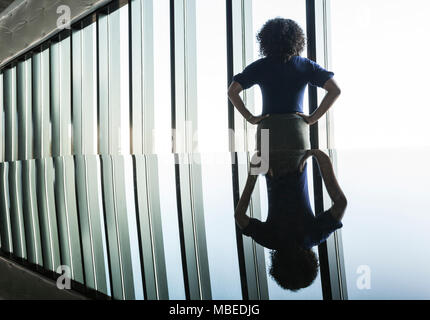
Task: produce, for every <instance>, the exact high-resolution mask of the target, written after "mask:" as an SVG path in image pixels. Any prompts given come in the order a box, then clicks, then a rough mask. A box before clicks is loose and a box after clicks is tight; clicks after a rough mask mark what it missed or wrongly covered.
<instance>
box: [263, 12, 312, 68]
mask: <svg viewBox="0 0 430 320" xmlns="http://www.w3.org/2000/svg"><path fill="white" fill-rule="evenodd" d="M257 41H258V43H259V44H260V55H262V56H264V57H275V58H278V59H280V60H281V61H283V62H287V61H288V60H290V59H291V57H293V56H299V55H300V54H301V53H302V51H303V50H304V49H305V46H306V37H305V34H304V32H303V29H302V28H301V27H300V26H299V25H298V24H297V22H295V21H294V20H291V19H283V18H281V17H276V18H274V19H271V20H268V21H267V22H266V23H265V24H264V25H263V27H262V28H261V29H260V31H259V32H258V34H257Z"/></svg>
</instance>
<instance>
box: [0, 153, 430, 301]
mask: <svg viewBox="0 0 430 320" xmlns="http://www.w3.org/2000/svg"><path fill="white" fill-rule="evenodd" d="M325 153H326V154H329V155H330V156H331V158H332V163H333V167H334V169H335V172H336V177H337V180H338V182H339V184H340V186H341V188H342V190H343V191H344V193H345V195H346V197H347V199H348V207H347V209H346V212H345V216H344V218H343V220H342V223H343V227H342V228H341V229H339V230H338V231H336V234H337V235H338V238H339V240H340V246H339V248H338V249H339V250H340V252H339V253H338V259H339V263H340V264H342V267H341V268H340V270H341V271H340V272H343V273H344V274H343V275H342V276H343V279H344V280H346V289H347V290H346V291H347V298H348V299H428V298H430V292H429V290H428V287H429V285H430V283H429V282H430V279H429V278H430V277H429V276H428V270H429V269H430V268H429V267H430V260H429V258H428V256H429V253H430V252H428V250H427V249H426V246H425V243H428V242H429V239H428V232H427V228H428V226H429V225H430V224H429V222H430V216H429V214H428V209H427V206H428V201H429V200H428V199H429V197H428V196H427V193H428V190H429V189H430V188H429V187H430V182H429V181H430V179H429V178H430V171H429V170H428V169H426V166H425V164H426V163H428V162H429V158H430V150H428V149H422V150H407V149H403V150H394V149H391V150H359V151H355V150H326V151H325ZM250 157H251V154H248V153H234V154H231V153H218V154H214V153H205V154H193V155H179V154H166V155H147V156H75V157H58V158H46V159H40V160H31V161H17V162H6V163H1V164H0V176H1V186H0V189H1V190H0V194H1V199H0V205H1V211H0V213H1V233H0V235H1V249H2V251H3V252H4V253H8V252H9V253H13V255H14V256H16V257H20V258H23V259H24V260H26V261H28V262H30V263H33V264H36V265H40V266H43V268H44V269H47V270H53V271H57V272H58V273H65V272H66V273H67V272H68V273H69V274H70V276H71V277H72V278H73V279H74V280H75V281H77V282H79V283H83V284H85V286H87V287H88V288H92V289H95V290H97V291H100V292H102V293H104V294H106V295H108V296H112V297H114V298H117V299H186V298H190V299H238V300H239V299H243V298H246V297H248V298H259V299H322V298H323V294H322V288H323V285H326V284H324V283H322V281H321V272H320V270H319V271H318V274H317V276H316V279H315V280H314V281H313V283H312V284H311V285H310V286H308V287H306V288H304V289H301V290H298V291H296V292H293V291H291V290H285V289H283V288H281V287H280V286H279V285H278V284H277V282H276V281H275V280H274V279H273V277H272V276H271V275H270V266H271V257H270V255H271V249H269V248H264V247H263V246H261V245H259V244H258V243H257V242H255V241H253V240H252V239H251V238H250V237H247V236H242V233H241V231H240V229H239V228H238V227H237V225H236V223H235V218H234V212H235V210H234V208H235V203H237V201H238V200H239V197H240V195H241V194H242V191H243V188H244V185H245V181H246V176H247V170H248V169H247V168H248V162H249V159H250ZM306 161H307V162H306V163H307V165H305V172H306V174H307V186H306V187H307V190H308V192H309V203H310V206H311V209H312V210H313V211H315V193H314V192H315V190H314V176H315V175H314V172H313V170H315V168H317V169H318V168H319V167H318V166H317V167H315V166H312V165H310V164H312V161H311V160H310V159H307V160H306ZM235 176H236V177H237V178H236V179H235V178H234V177H235ZM237 186H239V189H240V190H238V189H237ZM239 191H240V192H239ZM267 191H268V190H267V181H266V179H265V176H264V175H259V176H258V179H257V183H256V185H255V188H254V190H253V193H252V201H251V204H250V207H249V211H248V214H250V215H251V216H252V217H255V218H257V219H260V220H261V221H264V220H265V219H267V214H268V210H269V205H270V203H268V193H267ZM325 193H326V190H324V194H325ZM317 196H318V194H317ZM327 199H329V198H327V195H325V196H324V208H325V209H328V208H330V206H331V202H330V201H329V200H328V201H327ZM317 211H318V210H317ZM330 237H333V235H331V236H330ZM312 250H313V252H314V253H315V254H316V255H318V250H317V246H314V247H313V249H312ZM61 266H62V267H61ZM59 267H60V268H59ZM341 278H342V277H341ZM343 285H345V284H343Z"/></svg>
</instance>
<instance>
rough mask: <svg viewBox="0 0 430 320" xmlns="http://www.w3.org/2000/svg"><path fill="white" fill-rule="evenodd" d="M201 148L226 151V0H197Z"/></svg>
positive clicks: (198, 97) (199, 134)
mask: <svg viewBox="0 0 430 320" xmlns="http://www.w3.org/2000/svg"><path fill="white" fill-rule="evenodd" d="M196 18H197V21H196V32H197V114H198V139H199V141H198V144H199V151H200V152H217V151H218V152H219V151H224V152H225V151H228V108H227V94H226V92H227V47H226V44H227V39H226V5H225V1H207V0H197V1H196Z"/></svg>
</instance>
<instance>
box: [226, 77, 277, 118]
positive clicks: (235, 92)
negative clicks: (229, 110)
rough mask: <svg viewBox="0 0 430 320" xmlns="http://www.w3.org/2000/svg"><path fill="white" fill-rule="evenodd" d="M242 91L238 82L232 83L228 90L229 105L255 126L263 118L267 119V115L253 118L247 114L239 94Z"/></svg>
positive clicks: (249, 113)
mask: <svg viewBox="0 0 430 320" xmlns="http://www.w3.org/2000/svg"><path fill="white" fill-rule="evenodd" d="M242 91H243V89H242V86H241V85H240V83H239V82H236V81H233V82H232V83H231V85H230V87H229V88H228V98H229V99H230V101H231V103H232V104H233V105H234V106H235V108H236V109H237V110H238V111H239V112H240V114H241V115H242V116H243V117H244V118H245V119H246V120H247V121H249V122H250V123H252V124H257V123H259V122H260V121H261V120H263V119H264V118H267V117H268V116H269V115H268V114H267V115H264V116H258V117H254V115H253V114H252V113H251V112H249V110H248V109H247V108H246V107H245V104H244V103H243V100H242V98H241V97H240V95H239V93H241V92H242Z"/></svg>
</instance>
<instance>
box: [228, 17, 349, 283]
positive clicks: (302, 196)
mask: <svg viewBox="0 0 430 320" xmlns="http://www.w3.org/2000/svg"><path fill="white" fill-rule="evenodd" d="M257 39H258V41H259V43H260V53H261V55H262V56H263V57H262V58H261V59H259V60H257V61H255V62H253V63H251V64H250V65H248V66H247V67H246V68H245V69H244V70H243V72H242V73H239V74H237V75H235V76H234V77H233V82H232V83H231V85H230V88H229V92H228V96H229V98H230V100H231V102H232V103H233V105H234V106H235V107H236V108H237V109H238V111H239V112H240V113H241V114H242V115H243V116H244V117H245V119H246V120H247V121H249V122H250V123H251V124H258V130H257V152H256V155H258V156H259V158H260V159H262V161H267V162H268V163H269V170H268V172H267V173H266V174H265V176H266V183H267V192H268V200H269V212H268V218H267V220H266V221H265V222H261V221H259V220H257V219H254V218H250V217H248V216H247V215H246V210H247V208H248V205H249V200H250V197H251V194H252V190H253V189H254V186H255V182H256V180H257V178H258V175H253V174H250V175H249V176H248V179H247V182H246V185H245V188H244V191H243V194H242V196H241V199H240V201H239V203H238V205H237V207H236V210H235V219H236V222H237V224H238V225H239V227H240V228H241V229H242V232H243V233H244V234H245V235H247V236H251V237H252V238H253V239H254V240H255V241H256V242H258V243H260V244H261V245H263V246H265V247H267V248H270V249H273V251H272V254H271V257H272V265H271V270H270V274H271V275H272V277H273V278H274V279H275V280H276V281H277V283H278V284H279V285H280V286H281V287H283V288H285V289H290V290H293V291H295V290H298V289H300V288H304V287H307V286H309V285H310V284H311V283H312V282H313V280H314V279H315V277H316V275H317V272H318V262H317V258H316V256H315V254H314V253H313V251H312V250H311V248H312V247H313V246H314V245H318V244H319V243H321V242H323V241H324V240H325V239H326V238H327V237H328V236H329V235H330V234H331V233H332V232H333V231H334V230H336V229H338V228H340V227H342V223H341V222H340V221H341V219H342V217H343V213H344V211H345V208H346V198H345V196H344V194H343V192H342V190H341V189H340V187H339V185H338V183H337V181H336V178H335V176H334V172H333V168H332V167H331V163H330V159H329V158H328V157H327V155H325V154H324V153H323V152H321V151H319V150H307V149H309V125H312V124H314V123H316V122H317V121H318V120H319V119H320V118H321V117H322V116H323V115H324V114H325V113H326V112H327V110H328V109H329V108H330V107H331V106H332V105H333V103H334V102H335V100H336V99H337V98H338V96H339V95H340V89H339V87H338V86H337V84H336V82H335V81H334V79H333V75H334V73H333V72H330V71H327V70H325V69H324V68H322V67H321V66H319V65H318V64H316V63H315V62H313V61H311V60H309V59H306V58H303V57H301V56H300V54H301V52H302V51H303V50H304V47H305V37H304V33H303V31H302V29H301V28H300V26H299V25H298V24H297V23H296V22H294V21H292V20H290V19H282V18H275V19H272V20H269V21H267V22H266V23H265V25H264V26H263V28H262V29H261V30H260V32H259V33H258V35H257ZM255 84H258V85H259V86H260V88H261V91H262V96H263V112H262V114H261V115H259V116H254V115H252V114H251V113H250V112H249V110H247V108H246V107H245V105H244V103H243V101H242V99H241V98H240V96H239V93H240V92H241V91H242V90H244V89H248V88H250V87H251V86H253V85H255ZM308 84H310V85H313V86H318V87H321V88H324V89H326V90H327V93H326V95H325V97H324V99H323V100H322V101H321V104H320V106H319V107H318V108H317V109H316V110H315V112H314V113H312V114H311V115H305V114H303V96H304V92H305V89H306V86H307V85H308ZM262 129H267V130H268V131H269V146H268V148H267V149H268V154H263V153H264V152H263V153H262V150H263V149H264V144H263V143H265V142H264V141H265V140H261V139H260V138H261V132H262ZM310 156H314V157H315V158H316V160H317V162H318V164H319V166H320V169H321V173H322V176H323V179H324V182H325V184H326V188H327V190H328V192H329V195H330V197H331V198H332V200H333V203H334V204H333V206H332V207H331V208H330V209H329V210H327V211H325V212H323V213H320V214H317V215H316V216H315V215H314V214H313V212H312V209H311V208H310V203H309V196H308V190H307V176H306V159H307V158H308V157H310Z"/></svg>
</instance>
